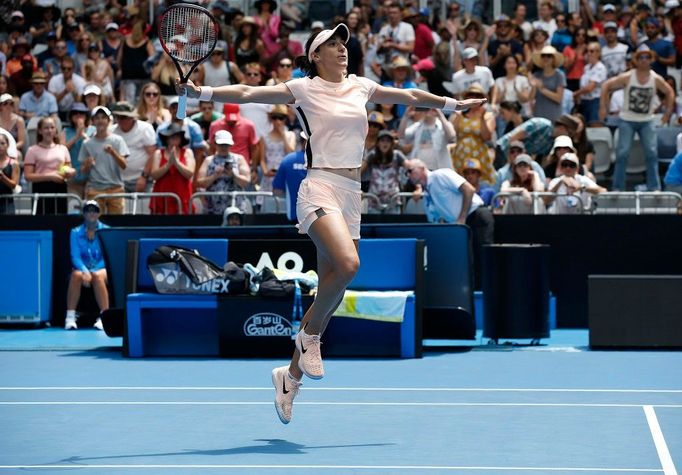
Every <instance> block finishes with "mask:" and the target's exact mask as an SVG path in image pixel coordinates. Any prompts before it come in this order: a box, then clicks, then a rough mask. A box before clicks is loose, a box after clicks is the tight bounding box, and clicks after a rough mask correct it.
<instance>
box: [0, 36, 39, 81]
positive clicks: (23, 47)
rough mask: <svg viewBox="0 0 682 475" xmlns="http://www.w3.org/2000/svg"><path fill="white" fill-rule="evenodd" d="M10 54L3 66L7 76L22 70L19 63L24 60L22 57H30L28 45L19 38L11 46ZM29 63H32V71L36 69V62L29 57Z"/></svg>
mask: <svg viewBox="0 0 682 475" xmlns="http://www.w3.org/2000/svg"><path fill="white" fill-rule="evenodd" d="M11 52H12V55H11V56H10V58H9V59H8V60H7V64H6V65H5V74H6V75H7V76H12V74H14V73H15V72H17V71H19V70H21V69H22V68H23V66H22V64H21V63H22V61H23V60H24V56H26V55H29V56H30V54H31V51H30V45H29V43H28V42H27V41H26V40H25V39H24V38H20V39H18V40H17V41H16V43H14V44H13V45H12V49H11ZM31 62H32V63H33V69H34V70H35V69H36V68H37V67H38V61H37V60H36V59H35V58H34V57H33V56H31Z"/></svg>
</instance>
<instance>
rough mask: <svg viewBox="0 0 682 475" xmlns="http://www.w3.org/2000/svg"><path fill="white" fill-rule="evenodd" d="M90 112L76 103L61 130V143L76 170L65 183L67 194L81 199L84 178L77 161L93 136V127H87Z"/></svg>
mask: <svg viewBox="0 0 682 475" xmlns="http://www.w3.org/2000/svg"><path fill="white" fill-rule="evenodd" d="M89 117H90V111H89V110H88V108H87V107H86V106H85V104H83V103H82V102H76V103H74V104H73V105H72V106H71V110H70V111H69V120H68V121H67V122H66V124H65V126H64V128H63V129H62V136H61V139H60V140H61V142H62V143H63V144H64V145H66V148H68V149H69V155H70V156H71V166H72V167H73V168H74V170H76V174H75V175H74V176H73V177H72V178H71V179H70V180H69V181H68V182H67V184H66V186H67V189H68V192H69V193H71V194H74V195H76V196H78V197H79V198H81V199H82V198H83V196H85V182H86V178H87V177H86V176H85V175H84V174H83V171H82V169H81V166H82V165H83V164H82V163H81V162H80V161H79V157H80V150H81V147H82V146H83V142H85V141H86V140H87V139H88V138H90V137H92V136H93V135H94V134H95V131H96V129H95V127H94V126H91V125H89V123H88V122H89V121H88V119H89Z"/></svg>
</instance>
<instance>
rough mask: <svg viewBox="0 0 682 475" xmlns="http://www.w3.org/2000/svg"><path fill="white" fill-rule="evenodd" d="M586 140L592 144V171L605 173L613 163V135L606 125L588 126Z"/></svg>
mask: <svg viewBox="0 0 682 475" xmlns="http://www.w3.org/2000/svg"><path fill="white" fill-rule="evenodd" d="M585 132H586V133H587V140H589V141H590V142H592V145H594V162H593V167H594V173H595V174H601V173H605V172H607V171H608V170H609V168H611V164H612V163H613V136H612V135H611V129H609V128H608V127H588V128H586V129H585Z"/></svg>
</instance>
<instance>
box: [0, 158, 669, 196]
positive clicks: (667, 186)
mask: <svg viewBox="0 0 682 475" xmlns="http://www.w3.org/2000/svg"><path fill="white" fill-rule="evenodd" d="M0 153H2V149H1V148H0ZM663 183H664V184H665V191H673V192H675V193H680V194H682V153H678V154H677V155H675V158H673V161H672V162H671V163H670V165H669V166H668V171H667V172H666V174H665V178H663Z"/></svg>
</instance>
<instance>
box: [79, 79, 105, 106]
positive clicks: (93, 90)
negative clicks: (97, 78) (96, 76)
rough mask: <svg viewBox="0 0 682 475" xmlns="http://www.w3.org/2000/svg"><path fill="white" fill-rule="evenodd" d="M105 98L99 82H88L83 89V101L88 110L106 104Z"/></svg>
mask: <svg viewBox="0 0 682 475" xmlns="http://www.w3.org/2000/svg"><path fill="white" fill-rule="evenodd" d="M105 100H106V99H105V97H104V95H103V94H102V89H100V87H99V86H98V85H97V84H88V85H87V86H85V89H83V102H84V103H85V107H87V108H88V111H90V112H92V111H93V110H95V108H96V107H99V106H101V105H104V104H105Z"/></svg>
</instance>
